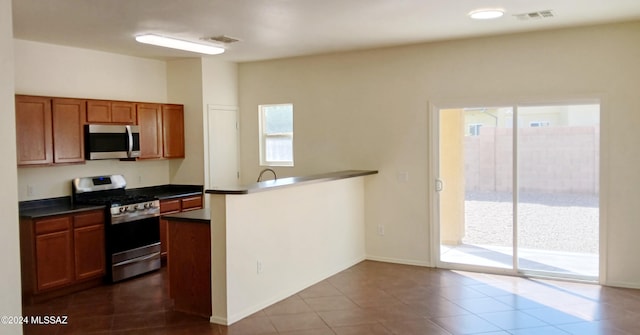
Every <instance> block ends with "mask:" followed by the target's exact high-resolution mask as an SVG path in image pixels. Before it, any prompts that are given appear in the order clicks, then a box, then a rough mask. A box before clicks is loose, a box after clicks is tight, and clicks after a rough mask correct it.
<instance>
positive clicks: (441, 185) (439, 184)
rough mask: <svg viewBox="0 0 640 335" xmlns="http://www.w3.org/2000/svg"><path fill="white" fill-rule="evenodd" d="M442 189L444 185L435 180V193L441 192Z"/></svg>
mask: <svg viewBox="0 0 640 335" xmlns="http://www.w3.org/2000/svg"><path fill="white" fill-rule="evenodd" d="M443 189H444V183H443V182H442V179H436V192H442V190H443Z"/></svg>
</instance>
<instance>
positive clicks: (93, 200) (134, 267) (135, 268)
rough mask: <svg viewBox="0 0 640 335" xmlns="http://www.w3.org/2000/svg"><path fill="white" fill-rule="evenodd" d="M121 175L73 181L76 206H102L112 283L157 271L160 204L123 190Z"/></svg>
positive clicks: (152, 198) (147, 197) (158, 262)
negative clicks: (103, 207)
mask: <svg viewBox="0 0 640 335" xmlns="http://www.w3.org/2000/svg"><path fill="white" fill-rule="evenodd" d="M126 186H127V182H126V181H125V179H124V176H122V175H109V176H96V177H84V178H76V179H74V180H73V181H72V188H73V201H74V203H76V204H92V205H96V204H98V205H101V204H104V205H105V206H106V208H107V209H106V213H105V215H106V226H105V245H106V249H107V250H106V255H107V260H106V261H107V272H108V276H109V279H110V280H111V281H112V282H116V281H120V280H123V279H126V278H129V277H133V276H137V275H140V274H143V273H146V272H149V271H154V270H157V269H159V268H160V266H161V264H160V222H159V220H160V201H159V200H158V199H156V198H154V197H153V196H149V195H144V194H136V193H132V192H128V191H127V190H125V187H126Z"/></svg>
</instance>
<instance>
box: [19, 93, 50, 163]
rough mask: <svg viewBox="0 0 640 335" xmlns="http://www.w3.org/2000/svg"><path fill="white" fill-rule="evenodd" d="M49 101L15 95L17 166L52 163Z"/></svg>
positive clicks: (43, 98)
mask: <svg viewBox="0 0 640 335" xmlns="http://www.w3.org/2000/svg"><path fill="white" fill-rule="evenodd" d="M51 120H52V118H51V99H50V98H46V97H34V96H26V95H16V142H17V158H18V165H37V164H51V163H53V135H52V127H51V122H52V121H51Z"/></svg>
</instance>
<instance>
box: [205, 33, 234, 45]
mask: <svg viewBox="0 0 640 335" xmlns="http://www.w3.org/2000/svg"><path fill="white" fill-rule="evenodd" d="M201 40H203V41H207V42H219V43H224V44H231V43H235V42H238V41H240V40H239V39H237V38H233V37H229V36H225V35H220V36H212V37H203V38H201Z"/></svg>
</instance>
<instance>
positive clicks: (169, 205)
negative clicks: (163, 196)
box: [160, 199, 180, 258]
mask: <svg viewBox="0 0 640 335" xmlns="http://www.w3.org/2000/svg"><path fill="white" fill-rule="evenodd" d="M179 212H180V199H169V200H161V201H160V214H162V215H165V214H173V213H179ZM168 230H169V224H168V221H167V220H165V219H160V256H162V257H165V258H166V257H167V251H168V250H169V248H168V247H167V246H168Z"/></svg>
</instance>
